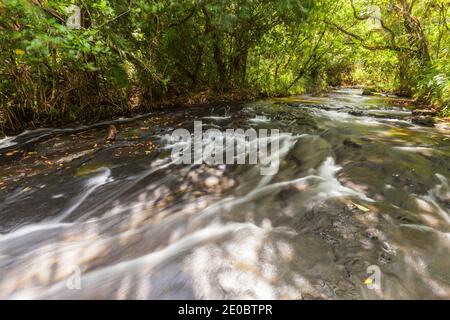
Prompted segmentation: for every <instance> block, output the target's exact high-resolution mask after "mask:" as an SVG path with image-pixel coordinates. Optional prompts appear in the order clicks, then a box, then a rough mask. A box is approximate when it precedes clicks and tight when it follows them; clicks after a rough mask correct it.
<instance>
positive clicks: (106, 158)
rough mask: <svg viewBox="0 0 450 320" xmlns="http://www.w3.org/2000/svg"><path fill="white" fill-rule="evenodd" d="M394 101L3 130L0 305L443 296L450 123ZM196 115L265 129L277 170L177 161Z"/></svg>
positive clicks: (343, 96) (271, 105)
mask: <svg viewBox="0 0 450 320" xmlns="http://www.w3.org/2000/svg"><path fill="white" fill-rule="evenodd" d="M396 102H397V99H396V98H395V97H382V96H362V95H361V92H360V90H356V89H340V90H335V91H333V92H330V93H329V94H326V95H325V96H323V97H311V96H300V97H290V98H280V99H271V100H262V101H257V102H249V103H235V104H225V103H223V104H217V105H209V106H193V107H189V108H187V107H186V108H177V109H173V110H165V111H158V112H154V113H152V115H144V116H140V117H137V118H134V119H121V120H117V121H114V122H112V123H114V125H115V126H116V127H117V129H118V135H117V139H116V141H115V142H114V143H110V144H108V143H105V141H104V139H105V136H106V134H107V128H108V125H109V124H111V123H108V122H106V123H101V124H97V125H94V126H91V127H81V128H67V129H38V130H33V131H26V132H24V133H22V134H20V135H18V136H16V137H6V138H3V139H1V140H0V298H1V299H450V216H449V213H450V188H449V183H450V132H443V131H439V130H437V129H436V128H434V127H422V126H418V125H415V124H413V123H412V122H411V110H408V109H407V108H405V107H401V106H398V105H399V104H398V103H396ZM194 121H202V123H203V127H204V129H205V130H206V129H210V128H215V129H219V130H223V131H224V130H225V129H227V128H232V129H237V128H242V129H244V130H247V129H249V128H254V129H256V130H258V129H269V130H270V129H278V130H279V132H280V135H279V137H278V139H279V141H278V142H279V146H280V159H279V163H278V165H279V169H278V171H277V173H276V174H275V175H271V176H269V175H268V176H264V175H261V173H260V166H261V164H256V165H251V164H245V165H237V164H234V165H229V164H227V165H225V164H220V165H207V164H205V163H202V164H192V165H186V164H176V163H174V162H173V161H172V158H171V150H172V148H173V147H174V144H173V142H172V141H171V139H169V137H170V135H171V133H172V132H173V131H174V130H175V129H179V128H184V129H187V130H189V132H193V127H194ZM371 270H372V271H371ZM373 270H376V272H375V273H377V276H376V277H375V278H374V277H372V278H371V276H372V274H373ZM374 285H375V286H374Z"/></svg>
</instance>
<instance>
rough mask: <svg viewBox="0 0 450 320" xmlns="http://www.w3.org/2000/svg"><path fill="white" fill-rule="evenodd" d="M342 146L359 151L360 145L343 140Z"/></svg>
mask: <svg viewBox="0 0 450 320" xmlns="http://www.w3.org/2000/svg"><path fill="white" fill-rule="evenodd" d="M342 143H343V144H344V146H346V147H350V148H355V149H361V148H362V145H360V144H359V143H357V142H355V141H352V140H350V139H348V138H347V139H345V140H344V141H343V142H342Z"/></svg>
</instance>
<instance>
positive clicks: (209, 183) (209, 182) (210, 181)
mask: <svg viewBox="0 0 450 320" xmlns="http://www.w3.org/2000/svg"><path fill="white" fill-rule="evenodd" d="M219 182H220V179H219V178H218V177H208V178H206V180H205V186H206V187H208V188H212V187H214V186H216V185H218V184H219Z"/></svg>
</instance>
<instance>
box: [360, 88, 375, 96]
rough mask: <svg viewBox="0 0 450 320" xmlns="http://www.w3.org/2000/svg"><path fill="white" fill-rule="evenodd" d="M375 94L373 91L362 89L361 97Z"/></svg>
mask: <svg viewBox="0 0 450 320" xmlns="http://www.w3.org/2000/svg"><path fill="white" fill-rule="evenodd" d="M374 93H375V90H373V89H372V88H364V89H363V92H362V95H363V96H372V95H373V94H374Z"/></svg>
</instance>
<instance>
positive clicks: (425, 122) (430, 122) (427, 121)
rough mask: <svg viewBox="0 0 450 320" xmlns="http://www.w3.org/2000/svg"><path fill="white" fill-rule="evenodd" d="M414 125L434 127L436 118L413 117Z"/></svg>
mask: <svg viewBox="0 0 450 320" xmlns="http://www.w3.org/2000/svg"><path fill="white" fill-rule="evenodd" d="M411 121H412V123H415V124H418V125H421V126H425V127H433V126H434V118H433V117H431V116H413V117H412V118H411Z"/></svg>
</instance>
